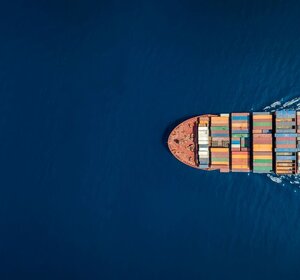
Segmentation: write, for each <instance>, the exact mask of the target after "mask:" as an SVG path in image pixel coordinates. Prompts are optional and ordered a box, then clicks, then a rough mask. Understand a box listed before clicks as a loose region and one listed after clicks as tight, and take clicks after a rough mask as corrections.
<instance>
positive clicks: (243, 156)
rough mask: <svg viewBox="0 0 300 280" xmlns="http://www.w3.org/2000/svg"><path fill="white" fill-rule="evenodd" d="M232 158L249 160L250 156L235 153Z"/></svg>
mask: <svg viewBox="0 0 300 280" xmlns="http://www.w3.org/2000/svg"><path fill="white" fill-rule="evenodd" d="M231 157H232V158H234V159H236V158H249V155H235V154H234V153H232V154H231Z"/></svg>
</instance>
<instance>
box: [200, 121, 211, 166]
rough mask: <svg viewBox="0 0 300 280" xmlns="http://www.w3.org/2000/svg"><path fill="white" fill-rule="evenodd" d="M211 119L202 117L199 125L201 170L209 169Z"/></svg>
mask: <svg viewBox="0 0 300 280" xmlns="http://www.w3.org/2000/svg"><path fill="white" fill-rule="evenodd" d="M208 127H209V118H208V117H200V118H199V123H198V161H199V168H204V169H205V168H208V167H209V149H208V147H209V129H208Z"/></svg>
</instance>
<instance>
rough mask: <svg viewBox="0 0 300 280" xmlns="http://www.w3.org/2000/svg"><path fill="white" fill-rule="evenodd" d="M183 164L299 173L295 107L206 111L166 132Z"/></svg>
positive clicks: (299, 128)
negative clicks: (263, 110) (210, 112)
mask: <svg viewBox="0 0 300 280" xmlns="http://www.w3.org/2000/svg"><path fill="white" fill-rule="evenodd" d="M168 146H169V149H170V151H171V153H172V154H173V155H174V156H175V157H176V158H177V159H178V160H179V161H181V162H182V163H184V164H186V165H188V166H191V167H194V168H197V169H202V170H207V171H209V170H219V171H220V172H254V173H276V174H279V175H283V174H297V173H300V111H294V110H281V111H275V112H251V113H229V114H217V115H215V114H207V115H200V116H196V117H192V118H189V119H187V120H185V121H183V122H182V123H180V124H179V125H178V126H176V127H175V128H174V129H173V130H172V132H171V133H170V135H169V138H168Z"/></svg>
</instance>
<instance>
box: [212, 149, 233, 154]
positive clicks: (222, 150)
mask: <svg viewBox="0 0 300 280" xmlns="http://www.w3.org/2000/svg"><path fill="white" fill-rule="evenodd" d="M210 150H211V151H212V152H223V153H226V152H228V151H229V148H210Z"/></svg>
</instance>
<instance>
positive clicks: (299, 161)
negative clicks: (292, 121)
mask: <svg viewBox="0 0 300 280" xmlns="http://www.w3.org/2000/svg"><path fill="white" fill-rule="evenodd" d="M296 121H297V122H296V125H297V173H300V152H299V150H300V137H298V135H299V134H300V112H298V111H297V120H296Z"/></svg>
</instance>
